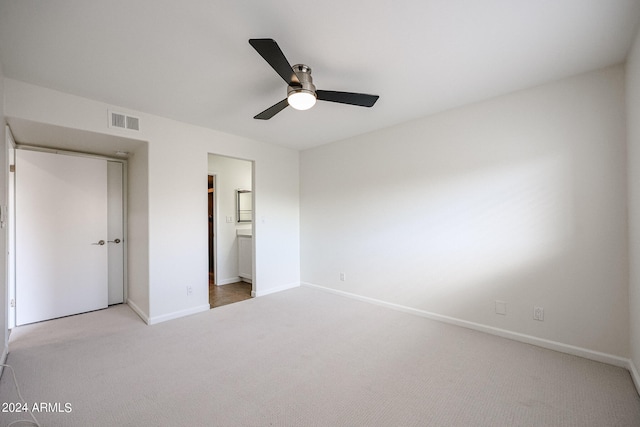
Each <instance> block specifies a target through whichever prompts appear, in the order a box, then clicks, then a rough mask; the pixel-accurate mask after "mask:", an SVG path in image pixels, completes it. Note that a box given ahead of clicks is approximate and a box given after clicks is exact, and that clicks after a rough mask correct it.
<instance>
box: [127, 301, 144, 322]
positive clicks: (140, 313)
mask: <svg viewBox="0 0 640 427" xmlns="http://www.w3.org/2000/svg"><path fill="white" fill-rule="evenodd" d="M127 305H128V306H129V307H131V310H133V311H135V313H136V314H137V315H138V316H139V317H140V318H141V319H142V320H144V323H146V324H147V325H149V324H150V323H149V316H147V314H146V313H145V312H144V311H142V309H141V308H140V307H138V305H137V304H136V303H135V302H133V301H131V300H130V299H129V298H127Z"/></svg>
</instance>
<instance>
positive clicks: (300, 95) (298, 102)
mask: <svg viewBox="0 0 640 427" xmlns="http://www.w3.org/2000/svg"><path fill="white" fill-rule="evenodd" d="M287 101H288V102H289V105H291V106H292V107H293V108H295V109H296V110H308V109H309V108H311V107H313V106H314V105H316V96H315V94H313V93H311V92H309V91H306V90H304V89H301V90H296V91H292V92H291V93H289V96H287Z"/></svg>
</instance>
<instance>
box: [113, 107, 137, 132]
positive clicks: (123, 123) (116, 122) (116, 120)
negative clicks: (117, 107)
mask: <svg viewBox="0 0 640 427" xmlns="http://www.w3.org/2000/svg"><path fill="white" fill-rule="evenodd" d="M109 127H110V128H117V129H128V130H135V131H139V130H140V118H139V117H133V116H128V115H126V114H124V113H118V112H116V111H109Z"/></svg>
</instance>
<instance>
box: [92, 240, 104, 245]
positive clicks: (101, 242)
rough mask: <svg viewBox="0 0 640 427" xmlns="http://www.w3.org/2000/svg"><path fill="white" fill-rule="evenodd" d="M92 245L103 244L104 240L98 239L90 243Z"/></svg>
mask: <svg viewBox="0 0 640 427" xmlns="http://www.w3.org/2000/svg"><path fill="white" fill-rule="evenodd" d="M92 245H100V246H102V245H104V240H98V243H92Z"/></svg>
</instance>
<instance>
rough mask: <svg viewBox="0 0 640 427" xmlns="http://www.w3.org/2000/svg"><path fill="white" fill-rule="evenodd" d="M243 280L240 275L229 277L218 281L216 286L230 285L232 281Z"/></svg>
mask: <svg viewBox="0 0 640 427" xmlns="http://www.w3.org/2000/svg"><path fill="white" fill-rule="evenodd" d="M241 281H242V279H241V278H240V276H236V277H229V278H226V279H223V280H220V282H219V283H216V286H224V285H230V284H232V283H238V282H241Z"/></svg>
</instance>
